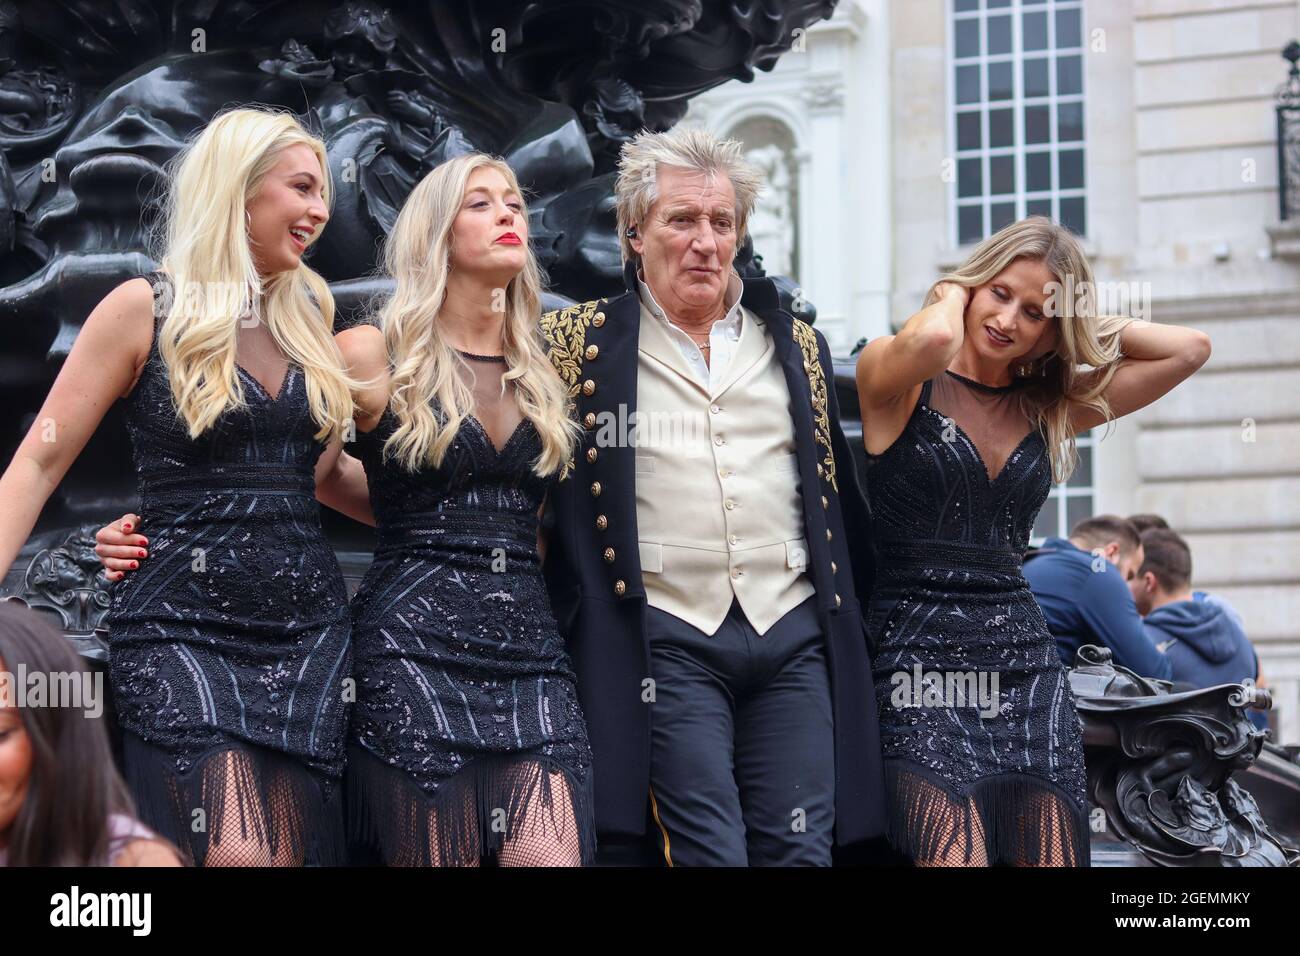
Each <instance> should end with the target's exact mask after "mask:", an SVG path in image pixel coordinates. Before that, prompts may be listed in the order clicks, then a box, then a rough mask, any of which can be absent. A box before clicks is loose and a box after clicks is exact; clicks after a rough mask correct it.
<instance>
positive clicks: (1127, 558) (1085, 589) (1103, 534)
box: [1024, 515, 1172, 680]
mask: <svg viewBox="0 0 1300 956" xmlns="http://www.w3.org/2000/svg"><path fill="white" fill-rule="evenodd" d="M1142 560H1143V553H1142V539H1141V538H1140V537H1139V536H1138V533H1137V529H1136V528H1134V527H1133V525H1132V524H1131V523H1129V521H1127V520H1126V519H1124V518H1121V517H1119V516H1118V515H1097V516H1096V517H1093V518H1088V519H1086V520H1084V521H1080V522H1079V523H1078V524H1077V525H1075V526H1074V528H1073V530H1071V532H1070V537H1069V539H1068V540H1067V539H1065V538H1048V539H1047V540H1046V541H1044V542H1043V546H1042V548H1041V549H1039V551H1038V553H1037V554H1036V555H1035V556H1034V557H1033V558H1032V559H1031V560H1029V561H1026V562H1025V572H1024V573H1025V579H1026V580H1027V581H1028V582H1029V588H1030V590H1031V591H1033V592H1034V598H1035V600H1037V601H1038V606H1039V607H1041V608H1042V609H1043V616H1044V617H1045V618H1046V619H1047V627H1048V629H1049V630H1050V631H1051V632H1052V636H1053V637H1055V638H1056V649H1057V651H1058V652H1060V655H1061V660H1062V661H1064V662H1065V664H1066V666H1067V667H1071V666H1073V665H1074V664H1075V663H1076V660H1075V652H1076V651H1078V649H1079V648H1080V647H1082V646H1083V645H1084V644H1100V645H1102V646H1103V647H1108V648H1110V651H1111V654H1112V657H1113V660H1114V662H1115V663H1116V664H1119V665H1121V666H1123V667H1127V668H1129V669H1130V670H1132V671H1135V672H1137V673H1138V674H1141V675H1142V676H1143V677H1157V678H1160V679H1163V680H1168V679H1169V678H1170V676H1171V675H1172V669H1171V667H1170V664H1169V659H1168V658H1167V657H1165V655H1164V654H1162V653H1161V652H1160V651H1158V650H1157V649H1156V646H1155V644H1153V643H1152V642H1151V639H1150V638H1149V637H1147V634H1146V630H1145V628H1144V627H1143V624H1142V618H1141V616H1140V615H1139V614H1138V609H1137V605H1136V604H1135V603H1134V601H1133V594H1132V592H1131V591H1129V586H1128V582H1129V581H1130V580H1132V579H1133V578H1135V577H1137V573H1138V569H1139V568H1140V567H1141V566H1142Z"/></svg>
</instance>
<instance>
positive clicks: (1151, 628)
mask: <svg viewBox="0 0 1300 956" xmlns="http://www.w3.org/2000/svg"><path fill="white" fill-rule="evenodd" d="M1142 553H1143V559H1142V567H1141V568H1140V569H1139V570H1138V573H1137V577H1135V578H1134V579H1133V580H1132V581H1130V582H1129V589H1130V590H1131V591H1132V592H1133V600H1134V602H1135V603H1136V604H1137V609H1138V611H1139V612H1140V613H1141V614H1142V616H1143V618H1144V621H1143V624H1144V625H1145V627H1146V630H1147V635H1148V637H1149V638H1150V639H1151V641H1152V642H1153V643H1154V644H1156V645H1159V646H1163V649H1164V652H1165V656H1166V657H1167V658H1169V664H1170V666H1171V667H1172V668H1173V679H1174V680H1175V681H1179V682H1184V683H1187V684H1191V685H1192V686H1193V687H1214V686H1215V685H1217V684H1237V683H1240V682H1241V681H1243V680H1250V681H1255V680H1256V679H1257V678H1258V676H1259V660H1258V658H1257V657H1256V655H1255V649H1254V648H1253V647H1252V646H1251V643H1250V640H1249V639H1248V638H1247V637H1246V632H1245V631H1244V630H1242V627H1241V625H1240V624H1239V623H1238V622H1237V621H1234V620H1233V619H1232V616H1231V615H1230V614H1228V612H1227V611H1226V610H1225V609H1224V608H1223V606H1222V605H1220V604H1216V603H1212V602H1210V601H1197V600H1196V599H1194V598H1193V597H1192V552H1191V550H1190V549H1189V548H1188V547H1187V542H1185V541H1184V540H1183V539H1182V538H1181V537H1179V536H1178V534H1176V533H1175V532H1173V531H1170V530H1169V529H1168V528H1149V529H1147V530H1146V531H1144V532H1142ZM1247 713H1248V715H1249V717H1250V719H1251V721H1252V722H1253V723H1254V724H1255V725H1256V726H1257V727H1260V728H1261V729H1263V728H1264V727H1265V726H1267V724H1266V721H1265V719H1264V717H1265V715H1264V712H1263V711H1259V710H1251V711H1248V712H1247Z"/></svg>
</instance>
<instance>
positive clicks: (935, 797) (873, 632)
mask: <svg viewBox="0 0 1300 956" xmlns="http://www.w3.org/2000/svg"><path fill="white" fill-rule="evenodd" d="M1020 387H1022V386H1021V385H1020V384H1017V383H1013V384H1012V385H1010V386H1005V387H1003V388H991V387H989V386H983V385H981V384H980V383H978V382H973V381H970V380H968V379H964V378H962V377H960V376H957V375H956V374H954V373H951V372H949V373H946V374H945V375H941V376H939V377H937V378H936V379H933V380H931V381H930V382H926V383H925V385H924V386H923V387H922V390H921V396H920V400H919V401H918V403H917V405H916V408H915V410H914V411H913V413H912V415H911V417H910V419H909V420H908V422H907V425H906V427H905V428H904V430H903V432H902V434H901V435H900V436H899V438H898V439H897V441H895V442H894V444H893V445H891V446H890V447H889V448H888V449H886V450H885V451H884V452H883V453H882V454H880V455H868V469H867V474H866V486H867V492H868V497H869V500H870V503H871V512H872V526H873V529H874V532H875V541H876V548H877V578H876V584H875V588H874V590H873V594H872V597H871V601H870V605H869V609H868V632H869V634H870V639H871V641H872V645H873V646H874V647H875V654H874V657H873V668H874V676H875V683H876V697H877V700H878V701H879V707H880V731H881V744H882V748H883V751H884V758H885V768H886V789H887V791H888V793H889V797H890V800H891V803H892V809H891V833H890V836H891V839H892V841H893V843H894V844H895V845H896V846H897V847H898V848H899V849H900V850H902V851H903V852H904V853H906V854H908V855H909V856H911V857H913V858H914V859H917V860H921V861H926V862H930V863H939V864H947V865H986V864H994V863H1013V864H1040V865H1042V864H1055V865H1075V866H1086V865H1087V863H1088V827H1087V802H1086V796H1085V773H1084V761H1083V746H1082V735H1081V729H1080V724H1079V718H1078V715H1077V713H1076V711H1075V706H1074V698H1073V696H1072V695H1071V692H1070V687H1069V683H1068V682H1067V680H1066V674H1065V670H1064V668H1063V667H1062V665H1061V662H1060V659H1059V658H1058V656H1057V651H1056V645H1055V643H1054V642H1053V639H1052V637H1051V634H1050V633H1049V632H1048V629H1047V624H1046V621H1045V620H1044V618H1043V615H1042V612H1041V611H1040V610H1039V607H1038V605H1037V603H1035V601H1034V598H1033V595H1032V594H1031V593H1030V590H1029V587H1028V585H1027V583H1026V582H1025V579H1024V577H1023V575H1022V574H1021V563H1022V556H1023V554H1024V551H1025V549H1026V548H1027V546H1028V543H1029V536H1030V533H1031V531H1032V529H1033V525H1034V519H1035V517H1036V516H1037V514H1038V511H1039V509H1040V508H1041V507H1042V505H1043V502H1044V501H1045V500H1046V498H1047V494H1048V491H1049V490H1050V487H1051V466H1050V461H1049V457H1048V450H1047V445H1046V442H1045V441H1044V438H1043V436H1042V434H1041V433H1040V432H1039V431H1037V430H1036V429H1033V428H1031V427H1030V424H1029V422H1028V420H1027V418H1026V416H1025V414H1024V412H1023V411H1022V410H1021V408H1020V402H1019V400H1018V399H1019V396H1018V395H1017V394H1016V393H1017V391H1018V389H1019V388H1020ZM918 677H919V680H918ZM994 677H996V680H997V684H996V693H993V687H994V684H993V678H994ZM981 682H982V686H983V688H984V691H985V694H984V701H983V702H982V703H981V701H980V700H979V696H980V694H979V688H980V686H981ZM950 685H951V690H950V689H949V688H950ZM927 688H928V691H929V692H928V694H927ZM963 693H964V694H965V696H964V697H963V696H961V695H962V694H963Z"/></svg>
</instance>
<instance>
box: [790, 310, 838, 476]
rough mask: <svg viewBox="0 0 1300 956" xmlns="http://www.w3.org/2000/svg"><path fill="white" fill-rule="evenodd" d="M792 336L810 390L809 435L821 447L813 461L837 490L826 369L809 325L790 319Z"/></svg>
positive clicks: (814, 333) (819, 473) (821, 474)
mask: <svg viewBox="0 0 1300 956" xmlns="http://www.w3.org/2000/svg"><path fill="white" fill-rule="evenodd" d="M794 338H795V341H796V342H798V343H799V350H800V351H801V352H803V370H804V372H805V374H807V376H808V387H809V389H810V390H811V392H812V408H813V438H814V440H815V441H816V442H817V444H818V445H821V446H823V448H824V449H825V452H824V454H821V455H820V457H821V460H820V461H818V462H817V474H818V475H820V476H821V477H822V478H824V479H826V480H827V481H828V482H830V485H831V487H832V488H833V489H835V491H837V492H838V491H839V490H840V486H839V484H838V483H837V482H836V480H835V452H834V449H832V447H831V416H830V405H829V402H828V396H827V392H826V388H827V386H826V372H825V371H824V370H823V369H822V363H821V357H820V356H819V355H818V353H817V333H816V332H814V331H813V328H812V326H811V325H809V324H808V323H807V322H804V321H803V320H802V319H795V320H794Z"/></svg>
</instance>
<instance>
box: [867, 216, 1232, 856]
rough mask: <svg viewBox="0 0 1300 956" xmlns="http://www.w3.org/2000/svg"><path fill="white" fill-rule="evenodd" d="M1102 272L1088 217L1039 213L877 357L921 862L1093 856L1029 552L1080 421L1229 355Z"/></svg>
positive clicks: (1112, 413)
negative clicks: (1129, 306) (1144, 306)
mask: <svg viewBox="0 0 1300 956" xmlns="http://www.w3.org/2000/svg"><path fill="white" fill-rule="evenodd" d="M1092 283H1093V276H1092V271H1091V268H1090V266H1089V264H1088V262H1087V260H1086V258H1085V257H1084V255H1083V252H1082V250H1081V249H1080V247H1079V243H1078V240H1077V239H1076V238H1075V237H1074V236H1073V235H1071V234H1070V233H1069V232H1067V231H1066V230H1064V229H1062V228H1061V227H1059V226H1057V225H1055V224H1054V223H1052V222H1051V221H1050V220H1047V219H1044V218H1042V217H1034V218H1030V219H1026V220H1023V221H1021V222H1018V223H1015V224H1013V225H1011V226H1008V227H1006V228H1005V229H1003V230H1002V231H1001V232H999V233H997V234H996V235H994V236H992V237H990V238H989V239H987V240H986V241H985V242H983V243H982V244H981V245H980V246H979V247H978V248H977V249H976V250H975V252H974V253H973V254H972V255H971V257H970V259H968V260H967V261H966V263H965V264H963V265H962V266H961V268H960V269H958V270H957V271H956V272H954V273H951V274H949V275H947V276H944V277H943V279H941V280H940V281H939V282H938V283H937V284H936V285H935V286H934V288H932V289H931V290H930V293H929V295H928V296H927V298H926V303H925V308H923V309H922V310H921V311H920V312H918V313H917V314H916V315H914V316H912V318H911V319H909V320H908V322H907V324H906V325H904V327H903V328H902V330H901V331H900V332H899V333H898V334H897V335H892V336H885V337H882V338H880V339H877V340H876V341H874V342H871V343H870V344H869V345H868V346H867V347H866V348H865V349H864V350H863V353H862V355H861V356H860V358H859V361H858V368H857V381H858V393H859V397H860V399H861V407H862V413H863V437H864V440H865V443H866V450H867V456H868V463H869V468H868V470H867V476H866V485H867V492H868V497H869V499H870V503H871V511H872V521H873V528H874V532H875V540H876V547H877V565H876V568H877V571H876V574H877V576H876V582H875V587H874V589H873V592H872V596H871V601H870V607H869V615H868V632H869V636H870V639H871V641H872V643H873V645H874V646H875V648H876V651H875V654H874V656H873V661H874V665H873V668H874V673H875V680H876V698H877V701H878V704H879V707H880V728H881V743H882V747H883V750H884V758H885V766H886V790H887V792H888V794H889V797H890V800H891V833H890V835H891V839H892V841H893V842H894V844H895V846H897V847H898V848H899V849H900V850H902V851H903V852H904V853H906V854H908V855H909V856H910V857H912V858H913V859H914V860H915V861H916V862H917V863H918V864H921V865H931V866H986V865H990V864H995V863H1010V864H1016V865H1029V866H1085V865H1087V863H1088V832H1089V831H1088V821H1087V797H1086V794H1085V785H1086V776H1085V773H1084V762H1083V747H1082V741H1081V734H1080V725H1079V719H1078V716H1077V714H1076V712H1075V707H1074V700H1073V698H1072V696H1071V694H1070V688H1069V684H1068V682H1067V681H1066V674H1065V671H1064V669H1063V667H1062V666H1061V663H1060V660H1059V658H1058V657H1057V652H1056V647H1055V644H1054V642H1053V640H1052V637H1051V635H1050V634H1049V632H1048V630H1047V625H1046V622H1045V621H1044V619H1043V615H1042V613H1041V612H1040V610H1039V608H1038V605H1037V604H1036V603H1035V602H1034V599H1033V596H1032V595H1031V594H1030V591H1029V588H1028V586H1027V585H1026V583H1025V580H1024V577H1023V576H1022V575H1021V559H1022V556H1023V553H1024V551H1025V549H1026V547H1027V546H1028V543H1029V537H1030V534H1031V531H1032V529H1033V525H1034V519H1035V516H1036V515H1037V514H1038V511H1039V509H1040V508H1041V507H1042V505H1043V502H1044V500H1045V499H1046V497H1047V494H1048V491H1049V489H1050V487H1051V483H1052V481H1053V480H1056V481H1063V480H1065V478H1066V477H1067V476H1068V475H1069V474H1070V472H1071V471H1072V470H1073V469H1074V467H1075V462H1076V460H1077V453H1076V451H1075V447H1074V436H1075V435H1076V434H1078V433H1079V432H1082V431H1086V430H1087V429H1090V428H1093V427H1094V426H1097V425H1100V424H1103V423H1105V422H1108V421H1111V420H1113V419H1115V418H1118V417H1119V416H1121V415H1126V414H1128V413H1130V412H1133V411H1136V410H1137V409H1139V408H1142V407H1144V406H1146V405H1149V404H1150V403H1151V402H1154V401H1155V400H1156V399H1158V398H1159V397H1160V396H1162V395H1164V394H1165V393H1166V392H1168V391H1169V390H1170V389H1172V388H1174V387H1175V386H1176V385H1178V383H1179V382H1181V381H1183V380H1184V379H1185V378H1187V377H1188V376H1189V375H1191V374H1192V373H1193V372H1195V371H1196V369H1198V368H1199V367H1200V366H1201V365H1202V364H1203V363H1204V362H1205V361H1206V359H1207V358H1208V357H1209V354H1210V342H1209V339H1208V338H1207V337H1206V336H1205V335H1204V334H1202V333H1200V332H1197V331H1194V330H1191V329H1185V328H1178V327H1174V326H1162V325H1153V324H1151V323H1149V322H1135V321H1133V320H1131V319H1128V318H1126V317H1124V318H1121V317H1099V316H1097V315H1096V314H1095V312H1094V308H1093V303H1095V302H1096V295H1095V292H1096V290H1095V287H1094V286H1093V284H1092Z"/></svg>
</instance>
